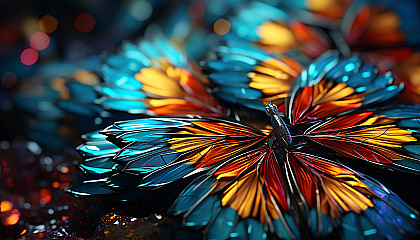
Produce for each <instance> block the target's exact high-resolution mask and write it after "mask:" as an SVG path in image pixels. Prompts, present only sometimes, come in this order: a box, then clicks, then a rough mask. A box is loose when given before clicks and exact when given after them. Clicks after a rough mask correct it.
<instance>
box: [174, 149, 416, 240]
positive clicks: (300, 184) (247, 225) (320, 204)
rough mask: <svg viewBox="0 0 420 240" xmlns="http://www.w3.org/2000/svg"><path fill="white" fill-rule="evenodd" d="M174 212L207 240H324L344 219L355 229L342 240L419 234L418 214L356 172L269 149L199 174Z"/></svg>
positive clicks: (303, 155) (318, 159)
mask: <svg viewBox="0 0 420 240" xmlns="http://www.w3.org/2000/svg"><path fill="white" fill-rule="evenodd" d="M384 209H386V211H387V212H386V214H385V213H383V211H384ZM169 212H170V213H171V214H175V215H183V219H184V224H185V225H186V226H189V227H193V228H195V229H200V228H201V229H203V228H204V229H205V233H206V238H209V239H213V238H216V239H227V238H229V237H239V238H243V237H245V236H249V238H252V239H265V238H270V236H271V237H273V236H276V237H278V238H282V239H293V238H310V237H316V236H317V237H320V236H324V237H325V236H331V235H332V234H337V232H336V231H335V232H334V231H333V229H334V228H335V227H336V226H338V225H339V221H341V220H344V221H346V223H349V225H344V226H345V229H343V233H342V235H340V234H337V236H342V237H343V236H344V237H349V236H350V235H352V234H353V232H355V233H357V236H358V238H360V239H363V238H364V237H366V236H369V235H376V236H379V237H388V238H390V237H392V238H400V237H403V236H404V235H405V234H407V232H416V231H417V229H416V224H417V223H416V222H417V221H416V218H417V216H418V214H417V212H416V211H415V210H413V209H411V208H410V207H409V206H407V205H406V204H405V203H404V202H402V201H401V200H400V199H399V198H398V197H397V196H396V195H395V194H393V193H392V192H390V191H389V190H388V189H386V188H385V187H383V186H382V185H380V184H378V183H377V182H375V181H374V180H370V179H367V178H365V177H363V176H362V175H360V174H358V173H357V172H354V171H352V170H351V169H348V168H346V167H344V166H341V165H337V164H335V163H333V162H331V161H330V160H328V159H325V158H321V157H317V156H314V155H310V154H306V153H299V152H295V153H287V154H286V155H285V156H284V155H279V154H278V152H276V151H275V150H274V149H272V148H270V147H261V148H258V149H255V150H251V151H249V152H246V153H243V154H241V155H238V156H236V157H234V158H232V159H230V160H226V162H225V164H224V165H221V166H218V167H215V168H214V169H212V170H210V171H209V172H208V174H207V176H205V175H204V176H203V175H202V176H200V177H197V178H196V179H195V180H194V181H192V183H191V184H190V185H189V186H188V187H187V188H186V189H185V190H184V191H183V193H182V194H181V195H180V196H179V198H178V199H177V200H176V201H175V203H174V205H173V206H172V207H171V209H170V210H169ZM382 215H385V217H383V216H382ZM353 219H357V220H356V221H355V222H353V223H352V222H351V220H353ZM378 219H380V221H377V220H378ZM399 220H402V222H401V223H400V224H395V223H396V222H397V221H399ZM359 222H362V224H360V225H357V223H359ZM347 235H348V236H347ZM337 236H336V237H337Z"/></svg>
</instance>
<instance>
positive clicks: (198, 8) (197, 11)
mask: <svg viewBox="0 0 420 240" xmlns="http://www.w3.org/2000/svg"><path fill="white" fill-rule="evenodd" d="M205 12H206V8H205V6H204V4H203V3H201V2H199V1H194V2H192V3H191V4H190V6H189V7H188V14H189V15H190V17H191V18H194V19H200V18H202V17H203V16H204V13H205Z"/></svg>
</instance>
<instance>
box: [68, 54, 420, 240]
mask: <svg viewBox="0 0 420 240" xmlns="http://www.w3.org/2000/svg"><path fill="white" fill-rule="evenodd" d="M367 72H369V73H370V74H371V75H370V76H368V74H367ZM367 83H368V84H367ZM402 88H403V84H400V83H399V82H398V81H396V80H395V79H394V77H393V76H392V74H385V75H383V74H382V75H381V74H378V72H377V70H375V67H374V66H371V65H369V64H366V63H364V62H361V59H360V58H359V57H357V56H355V57H351V58H345V59H341V58H340V57H339V55H338V53H336V52H328V53H326V54H324V55H322V56H321V57H320V58H319V59H317V60H316V61H314V62H313V63H312V64H311V65H310V66H309V67H308V68H307V69H305V70H303V71H302V73H301V75H300V76H299V77H298V78H297V79H296V81H295V82H294V83H293V84H292V86H291V88H290V90H289V93H288V97H287V98H286V99H285V104H284V105H285V106H284V109H285V112H284V115H283V117H282V116H281V115H279V112H278V107H277V106H276V105H275V104H272V103H270V102H268V103H266V107H265V112H266V113H267V115H268V116H269V119H270V122H271V128H270V129H257V128H254V127H251V126H249V125H247V124H245V123H242V122H238V121H234V120H230V119H224V118H213V117H200V116H196V117H194V116H191V117H154V118H143V119H138V120H131V121H121V122H116V123H114V124H113V125H112V126H110V127H108V128H106V129H105V130H103V131H100V132H94V133H91V134H87V135H85V140H86V143H85V144H83V145H81V146H80V147H78V150H79V152H80V153H81V155H82V156H83V157H84V158H85V159H86V161H85V162H84V163H83V164H81V165H80V168H81V169H82V170H83V171H84V172H85V173H86V174H88V175H90V176H91V177H90V179H89V180H86V181H85V182H83V183H82V184H80V185H77V186H75V187H73V188H72V189H71V190H70V193H71V194H73V195H74V196H76V197H86V196H94V195H102V194H116V195H117V197H116V199H117V200H119V201H123V202H131V203H133V202H134V203H140V204H143V205H144V206H149V205H148V204H149V203H148V201H150V199H152V201H158V199H159V198H158V197H157V196H158V195H159V194H160V195H159V196H160V198H162V194H163V195H164V194H165V193H167V194H169V192H172V193H173V195H175V196H176V195H178V194H179V195H178V197H175V198H173V199H172V198H171V197H169V196H167V197H165V199H166V200H167V201H170V202H171V203H172V205H171V206H170V207H169V209H168V214H170V215H179V216H182V219H183V224H184V226H185V227H186V228H191V229H198V230H203V233H204V235H205V237H206V238H208V239H213V238H217V239H227V238H247V237H248V238H252V239H266V238H272V237H274V238H276V237H277V238H285V239H293V238H311V237H334V236H335V237H343V238H352V239H364V238H367V237H384V238H402V237H407V236H415V235H418V234H419V230H418V217H419V214H418V213H417V212H416V211H415V210H414V209H412V208H410V207H409V206H408V205H407V204H405V203H404V202H403V201H402V200H401V199H400V198H398V196H396V195H395V194H394V193H392V192H391V191H390V190H389V189H387V188H386V187H385V186H383V185H382V184H380V183H379V182H377V181H375V180H374V179H372V178H370V177H368V176H365V175H363V174H362V173H360V172H358V171H356V170H353V169H352V168H350V167H348V166H346V165H344V164H343V162H349V163H351V161H354V160H356V159H360V160H363V161H366V162H369V163H372V164H377V165H380V166H383V167H386V168H395V169H400V170H402V171H407V172H418V171H419V169H420V167H419V159H420V145H419V144H418V137H419V135H418V130H419V129H420V124H419V121H420V115H419V108H418V107H414V106H385V107H380V106H378V104H379V103H381V102H384V101H386V100H389V99H390V98H392V97H393V96H396V95H397V94H398V93H399V92H401V90H402ZM166 191H168V192H166Z"/></svg>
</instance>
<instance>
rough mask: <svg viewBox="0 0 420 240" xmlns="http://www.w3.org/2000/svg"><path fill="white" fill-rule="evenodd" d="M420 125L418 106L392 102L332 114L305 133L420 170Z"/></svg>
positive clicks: (369, 156)
mask: <svg viewBox="0 0 420 240" xmlns="http://www.w3.org/2000/svg"><path fill="white" fill-rule="evenodd" d="M419 129H420V109H419V108H418V107H412V106H388V107H386V108H382V109H377V110H368V111H364V112H360V113H353V114H349V115H345V116H341V117H336V118H330V119H328V120H326V121H323V122H322V123H320V124H317V125H314V126H313V127H311V128H309V129H308V130H307V131H306V132H305V133H304V135H305V137H307V138H308V139H310V140H311V141H314V142H316V143H318V144H321V145H324V146H326V147H328V148H331V149H333V150H334V151H336V152H338V153H340V154H346V155H349V156H351V157H356V158H361V159H364V160H368V161H371V162H374V163H377V164H382V165H386V166H395V167H399V168H403V169H406V170H410V171H420V160H419V159H420V144H419V135H418V132H419Z"/></svg>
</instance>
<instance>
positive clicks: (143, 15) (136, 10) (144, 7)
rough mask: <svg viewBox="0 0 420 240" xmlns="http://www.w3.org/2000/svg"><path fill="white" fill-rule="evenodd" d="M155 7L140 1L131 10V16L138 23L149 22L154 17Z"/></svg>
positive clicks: (142, 0)
mask: <svg viewBox="0 0 420 240" xmlns="http://www.w3.org/2000/svg"><path fill="white" fill-rule="evenodd" d="M152 11H153V7H152V5H150V3H149V2H148V1H145V0H138V1H135V2H134V3H133V5H132V6H131V8H130V14H131V16H133V18H134V19H136V20H138V21H141V22H142V21H144V20H147V19H148V18H149V17H150V16H151V15H152Z"/></svg>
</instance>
